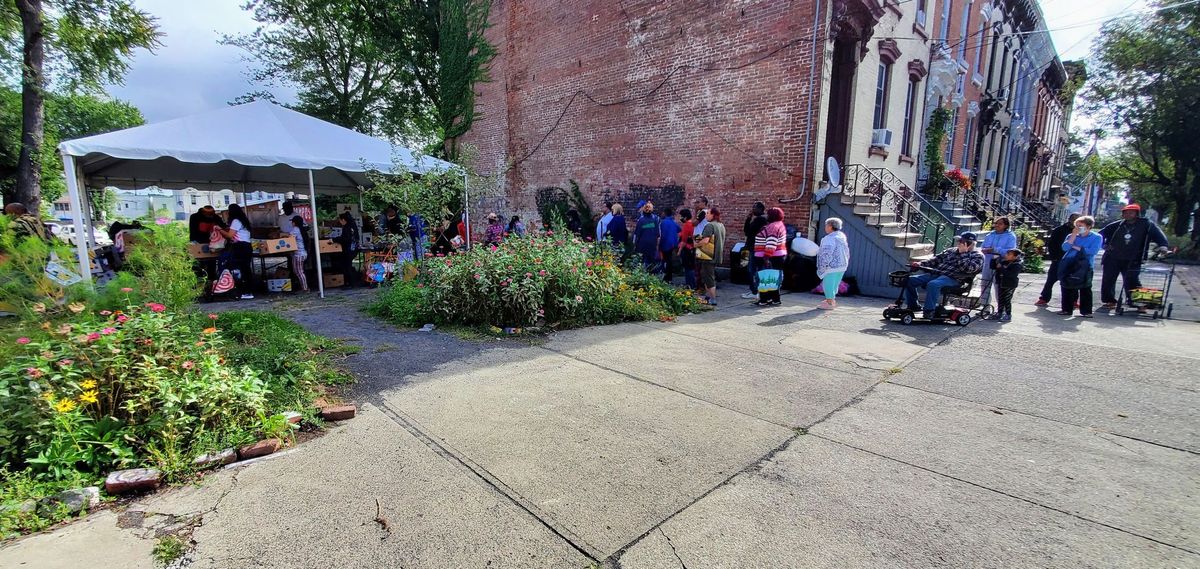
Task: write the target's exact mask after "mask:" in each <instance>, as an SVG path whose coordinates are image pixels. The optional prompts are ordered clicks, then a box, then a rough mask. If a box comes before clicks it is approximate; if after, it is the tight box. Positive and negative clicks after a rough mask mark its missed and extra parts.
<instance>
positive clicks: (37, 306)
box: [33, 302, 46, 314]
mask: <svg viewBox="0 0 1200 569" xmlns="http://www.w3.org/2000/svg"><path fill="white" fill-rule="evenodd" d="M33 311H34V312H36V313H38V314H41V313H43V312H45V311H46V305H45V304H43V303H41V302H37V303H34V305H33Z"/></svg>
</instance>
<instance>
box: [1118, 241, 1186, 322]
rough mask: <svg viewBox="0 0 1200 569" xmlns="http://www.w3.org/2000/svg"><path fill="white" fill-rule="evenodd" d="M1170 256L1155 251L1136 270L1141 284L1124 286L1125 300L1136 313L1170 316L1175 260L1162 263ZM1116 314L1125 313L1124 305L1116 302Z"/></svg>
mask: <svg viewBox="0 0 1200 569" xmlns="http://www.w3.org/2000/svg"><path fill="white" fill-rule="evenodd" d="M1170 256H1171V253H1170V252H1167V253H1156V254H1154V255H1152V256H1151V257H1150V262H1149V263H1147V264H1145V265H1142V268H1141V270H1139V271H1138V281H1139V282H1140V283H1141V286H1138V287H1134V288H1129V287H1125V301H1126V303H1127V304H1128V305H1129V306H1130V307H1133V308H1135V309H1137V312H1138V314H1146V315H1149V316H1150V317H1152V318H1164V317H1165V318H1170V317H1171V310H1172V309H1173V308H1174V304H1173V303H1171V302H1170V295H1171V281H1173V280H1175V262H1174V261H1171V262H1170V263H1164V262H1162V261H1165V260H1166V259H1168V258H1169V257H1170ZM1116 312H1117V314H1124V313H1125V306H1124V305H1123V304H1118V305H1117V308H1116Z"/></svg>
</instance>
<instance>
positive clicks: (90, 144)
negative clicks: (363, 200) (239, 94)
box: [58, 101, 466, 297]
mask: <svg viewBox="0 0 1200 569" xmlns="http://www.w3.org/2000/svg"><path fill="white" fill-rule="evenodd" d="M58 150H59V153H60V154H61V155H62V160H63V170H64V173H65V174H66V181H67V192H68V194H69V197H70V200H71V217H72V219H73V221H74V224H75V234H76V235H81V236H86V238H84V239H76V245H77V249H78V255H79V268H80V271H81V273H82V275H83V276H84V278H85V279H88V278H90V276H91V272H90V270H89V260H88V247H89V245H90V242H92V241H94V239H92V238H91V236H92V228H91V218H92V216H91V215H90V212H89V211H88V209H89V206H88V203H87V200H84V199H81V197H82V193H81V190H82V189H83V188H87V187H89V186H91V187H105V186H117V187H121V186H128V187H133V188H136V187H137V185H138V184H143V185H156V186H159V187H162V188H187V187H194V188H206V187H207V188H215V189H223V188H230V189H237V188H240V189H241V191H243V192H245V191H246V188H247V187H252V188H253V189H255V190H263V191H282V190H283V189H285V188H297V187H307V188H308V197H309V200H310V203H311V204H312V208H313V212H314V213H315V212H316V209H317V206H316V194H317V192H318V191H320V192H321V193H357V192H359V191H361V189H362V188H363V187H365V186H368V185H370V182H369V180H368V179H367V176H366V172H368V171H379V172H383V173H388V172H399V171H404V170H407V171H409V172H412V173H415V174H424V173H426V172H430V171H435V170H440V171H444V170H448V169H459V167H458V166H456V165H454V164H452V163H450V162H446V161H444V160H438V159H436V158H432V157H429V156H424V155H420V154H417V153H415V152H413V151H412V150H409V149H406V148H401V147H396V146H393V145H392V144H391V143H389V142H387V141H385V140H380V139H378V138H373V137H370V136H367V135H365V134H361V133H358V132H355V131H353V130H350V129H347V128H343V127H340V126H337V125H335V124H331V123H328V122H325V121H322V120H319V119H315V118H313V117H310V116H308V115H305V114H302V113H298V112H296V111H293V110H291V109H287V108H284V107H281V106H279V105H276V104H273V103H270V102H266V101H256V102H253V103H246V104H244V105H237V106H230V107H225V108H221V109H217V110H214V111H209V112H205V113H200V114H197V115H192V116H187V117H183V118H178V119H174V120H169V121H164V122H160V123H154V124H148V125H144V126H139V127H134V128H130V129H126V130H120V131H116V132H110V133H107V134H100V135H96V136H89V137H87V138H80V139H76V140H68V141H66V142H63V143H61V144H59V145H58ZM464 178H465V172H464ZM465 203H466V200H465V199H464V204H465ZM313 249H314V253H315V255H316V265H317V282H318V287H319V289H320V292H321V296H322V297H323V296H324V295H325V287H324V283H323V275H322V274H321V253H320V251H319V250H318V249H319V248H317V247H314V248H313Z"/></svg>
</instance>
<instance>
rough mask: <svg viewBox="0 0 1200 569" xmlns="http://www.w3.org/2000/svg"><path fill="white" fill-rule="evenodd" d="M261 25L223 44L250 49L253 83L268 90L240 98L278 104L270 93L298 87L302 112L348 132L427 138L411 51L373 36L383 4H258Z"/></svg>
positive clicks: (324, 0)
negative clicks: (373, 16)
mask: <svg viewBox="0 0 1200 569" xmlns="http://www.w3.org/2000/svg"><path fill="white" fill-rule="evenodd" d="M244 7H245V8H246V9H247V10H249V11H250V12H251V13H252V15H253V17H254V20H255V21H256V22H258V23H259V24H261V26H260V27H259V28H258V29H257V30H256V31H255V32H254V33H251V34H244V35H239V36H226V37H225V38H224V39H222V43H225V44H227V45H233V46H237V47H240V48H242V49H244V50H246V52H247V54H248V60H249V61H251V62H252V63H253V64H254V65H255V67H254V68H253V69H252V71H251V72H250V79H251V80H252V81H254V82H255V83H258V84H260V85H262V86H264V87H265V88H266V90H261V91H257V92H254V93H250V94H248V95H246V96H243V97H241V98H239V99H238V101H237V102H245V101H249V100H254V99H267V100H274V95H273V94H272V93H270V91H269V89H270V88H272V87H281V86H288V87H294V88H295V89H296V90H297V98H298V99H299V101H298V103H297V104H296V105H295V108H296V110H298V111H300V112H303V113H306V114H310V115H313V116H316V117H319V118H322V119H324V120H328V121H330V122H333V123H336V124H339V125H341V126H344V127H346V128H350V129H354V130H358V131H360V132H365V133H367V134H371V135H382V136H387V137H390V138H393V139H412V138H414V137H416V138H420V135H419V132H418V131H417V130H416V129H414V128H413V127H414V125H415V124H419V121H418V122H414V119H416V118H419V117H421V116H422V115H424V114H425V113H426V111H425V106H424V104H423V101H422V100H421V98H420V94H419V93H418V91H417V89H416V87H415V86H414V83H415V78H414V77H413V74H412V72H411V70H412V68H411V66H410V65H408V63H407V61H406V57H405V54H404V53H402V52H400V51H397V50H393V49H388V48H385V46H383V45H381V44H380V42H379V41H377V39H376V38H375V37H374V36H373V35H372V34H371V33H369V24H368V18H369V14H370V12H371V11H373V10H375V9H379V8H377V7H370V8H368V7H366V6H360V5H359V4H358V2H356V1H355V0H250V1H248V2H247V3H246V4H245V6H244Z"/></svg>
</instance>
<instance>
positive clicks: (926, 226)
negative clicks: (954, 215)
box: [842, 164, 954, 253]
mask: <svg viewBox="0 0 1200 569" xmlns="http://www.w3.org/2000/svg"><path fill="white" fill-rule="evenodd" d="M881 170H882V171H883V172H886V174H884V176H881V175H880V174H881V172H880V171H881ZM885 176H886V177H885ZM889 182H891V183H889ZM842 194H843V195H844V196H846V197H849V198H850V199H851V203H852V204H853V205H854V207H855V208H858V207H859V206H868V207H869V208H870V209H874V211H873V212H870V214H869V215H874V216H875V217H876V219H877V220H878V221H879V224H880V225H882V224H883V223H899V224H900V231H901V233H902V234H903V235H902V236H898V237H899V239H898V240H897V242H898V243H897V244H898V245H900V246H901V247H907V246H910V245H918V244H929V243H932V244H933V247H934V252H935V253H936V252H937V251H940V250H942V249H946V248H949V247H950V246H951V245H952V244H953V242H954V224H953V223H951V222H950V220H949V218H947V217H946V216H945V214H943V213H942V212H940V211H938V210H937V209H936V208H932V210H931V211H936V212H937V213H936V214H931V213H927V212H926V211H923V208H922V207H921V206H922V203H923V202H924V200H923V199H921V198H920V197H919V196H918V195H917V193H916V192H914V191H913V190H912V189H911V188H909V187H908V186H907V185H905V184H903V183H902V182H899V179H898V178H896V177H895V175H894V174H892V173H891V172H890V171H888V170H887V169H886V168H876V169H872V168H868V167H866V166H865V165H863V164H850V165H848V166H846V169H845V173H844V174H843V181H842ZM859 198H866V200H865V202H860V201H859ZM925 203H927V202H925ZM880 234H881V235H882V230H881V233H880Z"/></svg>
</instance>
